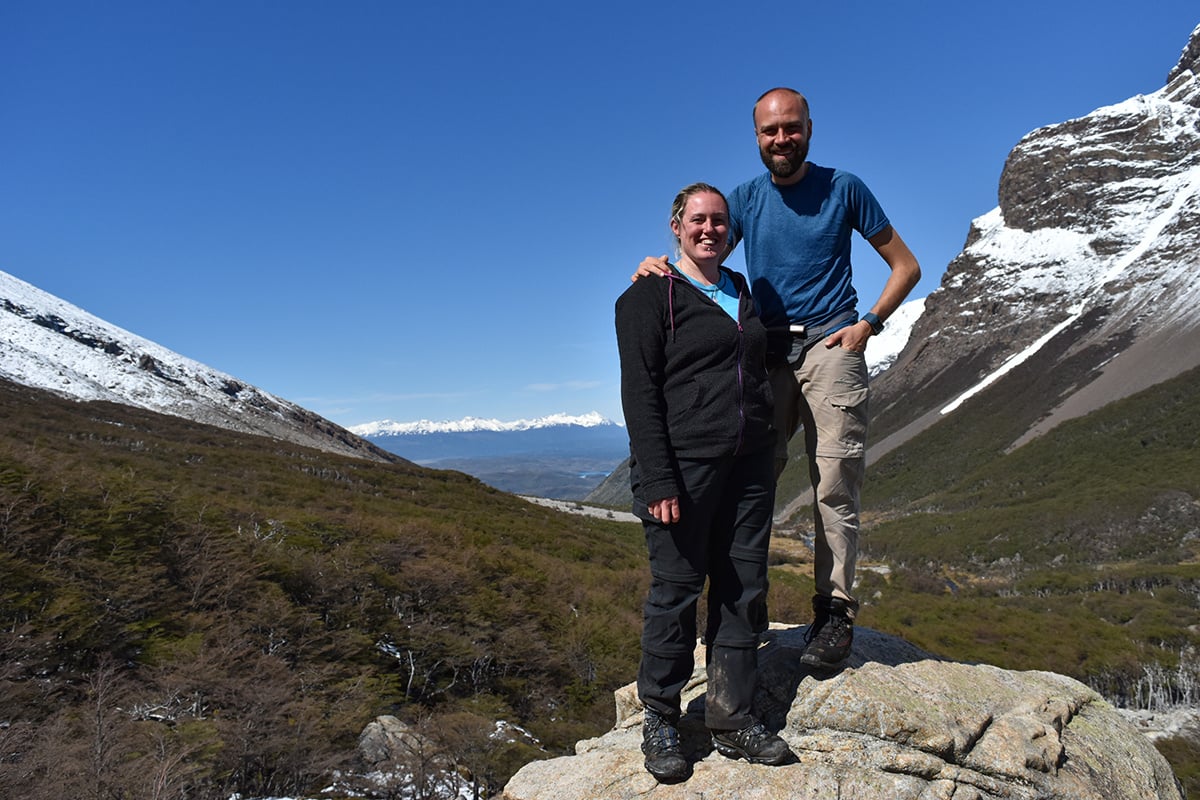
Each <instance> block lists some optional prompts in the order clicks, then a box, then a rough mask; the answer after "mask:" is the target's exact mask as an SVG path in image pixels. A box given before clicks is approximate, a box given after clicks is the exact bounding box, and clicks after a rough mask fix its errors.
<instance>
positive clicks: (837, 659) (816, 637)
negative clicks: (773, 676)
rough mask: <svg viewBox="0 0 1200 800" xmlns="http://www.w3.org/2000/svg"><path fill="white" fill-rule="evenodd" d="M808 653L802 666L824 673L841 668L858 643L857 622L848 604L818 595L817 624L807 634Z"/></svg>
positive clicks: (813, 622) (816, 598)
mask: <svg viewBox="0 0 1200 800" xmlns="http://www.w3.org/2000/svg"><path fill="white" fill-rule="evenodd" d="M804 641H805V642H806V644H805V647H804V654H803V655H801V656H800V663H801V664H805V665H807V666H810V667H814V668H816V669H819V670H823V671H832V670H838V669H841V667H842V665H843V664H845V663H846V659H847V658H849V657H850V648H851V646H852V645H853V644H854V621H853V620H851V619H850V615H849V614H848V613H847V611H846V601H845V600H842V599H840V598H837V597H825V596H823V595H817V596H816V597H814V598H813V621H812V624H811V625H809V626H808V630H807V631H805V632H804Z"/></svg>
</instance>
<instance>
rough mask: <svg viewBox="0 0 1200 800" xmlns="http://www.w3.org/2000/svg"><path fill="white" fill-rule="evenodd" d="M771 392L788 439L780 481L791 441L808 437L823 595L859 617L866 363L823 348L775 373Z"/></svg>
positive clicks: (859, 356) (782, 442)
mask: <svg viewBox="0 0 1200 800" xmlns="http://www.w3.org/2000/svg"><path fill="white" fill-rule="evenodd" d="M793 354H794V351H793ZM771 390H772V391H773V392H774V396H775V428H776V430H778V431H779V432H780V436H779V441H778V443H777V445H776V451H775V458H776V474H778V473H779V472H782V471H783V468H784V467H785V466H786V465H787V458H788V442H789V440H790V439H791V438H792V436H793V435H794V434H795V433H796V429H797V428H798V427H803V429H804V449H805V452H806V453H807V455H808V472H809V478H810V479H811V481H812V486H813V495H814V502H813V508H814V513H813V517H814V519H813V522H814V524H815V526H816V527H815V532H816V536H815V539H814V547H815V549H816V553H815V563H814V566H813V573H814V577H815V578H816V583H817V594H820V595H825V596H827V597H840V598H841V599H843V600H845V601H846V604H847V606H848V610H849V612H850V616H851V617H853V616H854V615H855V614H856V613H857V611H858V601H857V600H855V598H854V595H853V593H852V590H853V588H854V569H855V563H856V562H857V559H858V527H859V511H860V507H861V506H860V499H859V498H860V494H861V491H862V484H863V477H864V475H865V473H866V440H867V399H868V394H869V392H868V388H867V362H866V357H865V356H864V354H863V353H856V352H853V351H850V350H845V349H843V348H841V347H832V348H826V347H825V344H824V342H823V341H817V342H816V343H814V344H812V345H810V346H809V347H807V348H806V349H804V350H803V353H802V354H801V355H800V356H799V358H798V359H797V360H793V361H792V362H791V363H790V364H786V365H782V366H779V367H774V368H772V369H771Z"/></svg>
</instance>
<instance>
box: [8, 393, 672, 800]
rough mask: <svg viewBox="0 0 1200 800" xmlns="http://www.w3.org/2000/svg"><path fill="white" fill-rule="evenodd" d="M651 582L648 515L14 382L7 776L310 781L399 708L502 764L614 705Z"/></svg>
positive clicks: (502, 768) (139, 783)
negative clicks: (559, 508)
mask: <svg viewBox="0 0 1200 800" xmlns="http://www.w3.org/2000/svg"><path fill="white" fill-rule="evenodd" d="M647 580H648V576H647V573H646V569H645V564H644V554H643V545H642V542H641V535H640V529H639V528H638V527H637V526H636V525H629V524H617V523H612V522H607V521H604V520H593V519H587V518H580V517H573V516H568V515H565V514H561V513H558V512H554V511H551V510H549V509H546V508H542V507H540V506H536V505H531V504H529V503H526V502H524V501H521V500H519V499H517V498H515V497H513V496H511V495H506V494H503V493H501V492H497V491H495V490H492V489H489V488H487V487H485V486H484V485H482V484H480V483H479V482H478V481H476V480H474V479H472V478H468V477H466V476H464V475H461V474H459V473H454V472H439V471H432V470H427V469H422V468H418V467H415V466H412V465H405V464H396V465H389V464H381V463H373V462H368V461H364V460H358V459H353V458H348V457H341V456H337V455H333V454H329V453H324V452H320V451H316V450H309V449H305V448H301V447H298V446H295V445H291V444H287V443H281V442H277V441H272V440H269V439H266V438H260V437H255V436H250V435H240V434H236V433H231V432H228V431H224V430H220V429H217V428H212V427H207V426H203V425H199V424H194V423H190V422H187V421H184V420H180V419H178V418H173V417H164V416H159V415H156V414H153V413H151V412H144V411H141V410H137V409H132V408H129V407H127V406H119V405H113V404H108V403H89V404H81V403H76V402H72V401H69V400H63V399H59V398H56V397H53V396H50V395H48V394H44V393H40V392H37V391H36V390H31V389H26V388H22V387H16V386H14V385H12V384H9V383H0V622H2V627H0V630H2V633H0V796H2V797H13V798H15V797H22V798H27V800H37V799H38V798H54V800H61V799H62V798H67V797H70V798H130V799H133V798H149V797H168V796H169V797H179V796H186V797H188V798H192V799H193V800H198V799H200V798H210V797H211V798H221V800H225V799H226V798H228V797H230V795H231V794H233V793H234V792H240V793H242V795H243V796H269V795H281V794H300V793H302V792H312V793H314V794H315V793H316V792H318V791H319V790H321V789H323V788H325V787H327V786H329V780H330V776H331V775H332V774H333V770H335V769H340V770H343V772H344V773H345V772H348V771H349V772H352V771H353V770H354V769H355V768H356V764H355V762H354V758H353V757H354V750H355V745H356V741H357V737H358V735H359V733H360V731H362V729H363V727H364V725H366V724H367V723H368V722H370V721H371V720H372V719H373V718H374V717H375V716H376V715H378V714H384V713H386V714H394V715H396V716H398V717H401V718H402V719H404V720H406V721H408V722H410V723H414V724H416V723H420V724H421V725H422V726H423V729H424V730H427V731H429V732H431V733H432V734H434V741H435V742H438V743H440V744H438V747H439V748H440V750H439V757H443V760H442V761H441V762H439V763H442V764H443V765H446V764H449V765H451V766H453V765H454V764H456V763H459V762H457V761H455V759H458V758H461V759H466V758H467V756H468V755H470V754H475V755H476V760H475V761H474V762H473V764H474V767H475V770H476V771H477V773H478V774H479V775H480V776H481V777H483V778H485V779H486V780H484V781H483V784H484V786H485V787H486V786H487V785H488V783H493V784H498V783H500V782H502V780H503V779H505V778H506V777H507V775H508V774H510V773H511V771H512V770H515V769H516V767H517V766H519V765H520V764H522V763H524V762H525V761H528V760H529V759H531V758H535V757H539V756H544V755H546V754H550V753H561V752H564V751H566V750H567V749H569V748H570V747H571V746H572V745H573V744H574V742H575V741H576V740H577V739H580V738H584V737H586V736H590V735H595V734H596V733H598V732H600V731H602V730H604V729H606V728H607V727H608V726H610V725H611V724H612V695H611V692H612V690H613V689H614V688H615V687H616V686H618V685H621V684H623V683H625V682H627V681H628V680H630V678H631V676H632V675H633V673H634V669H635V664H636V659H637V653H638V635H639V629H640V623H641V613H640V611H641V600H642V597H643V595H644V591H645V584H646V581H647ZM442 720H449V721H452V722H453V723H454V724H453V725H451V724H449V723H446V724H440V723H439V721H442ZM497 721H506V722H508V723H510V724H512V725H519V726H523V727H524V728H525V729H526V730H527V731H528V732H529V734H530V735H529V736H526V737H512V740H511V741H504V740H502V741H500V742H496V741H494V740H492V739H489V734H491V733H492V732H494V731H495V729H496V723H497ZM451 734H453V735H451ZM439 737H440V738H439ZM485 745H486V746H485ZM479 752H486V754H487V760H486V762H485V763H480V762H479V759H478V753H479ZM447 759H448V760H447Z"/></svg>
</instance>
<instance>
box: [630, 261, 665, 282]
mask: <svg viewBox="0 0 1200 800" xmlns="http://www.w3.org/2000/svg"><path fill="white" fill-rule="evenodd" d="M668 263H670V262H669V261H668V260H667V257H666V256H659V257H658V258H653V257H651V256H646V257H645V258H643V259H642V263H640V264H638V268H637V272H635V273H633V275H631V276H630V277H629V280H630V281H636V280H637V279H638V278H644V277H645V276H647V275H666V274H667V273H668V272H670V271H671V270H670V268H669V267H668V266H667V264H668Z"/></svg>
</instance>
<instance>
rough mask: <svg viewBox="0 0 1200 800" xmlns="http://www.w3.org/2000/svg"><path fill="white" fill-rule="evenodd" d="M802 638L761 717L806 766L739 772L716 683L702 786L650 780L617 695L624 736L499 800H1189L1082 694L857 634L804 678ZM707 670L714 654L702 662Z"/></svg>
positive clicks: (1126, 729)
mask: <svg viewBox="0 0 1200 800" xmlns="http://www.w3.org/2000/svg"><path fill="white" fill-rule="evenodd" d="M802 633H803V628H796V627H794V628H780V627H778V626H776V627H773V629H772V635H771V636H770V637H769V639H768V641H767V643H766V644H765V645H764V646H763V648H762V650H761V651H760V654H761V658H760V662H761V670H760V671H761V679H760V682H759V688H758V694H757V698H756V702H757V704H758V707H759V713H760V714H761V716H762V717H763V719H764V721H766V722H767V724H768V725H769V726H770V727H772V728H773V729H777V730H779V732H780V735H781V736H782V737H783V738H784V739H785V740H786V741H787V742H788V744H789V745H790V746H791V749H792V752H793V753H794V754H795V759H794V761H793V762H792V763H789V764H785V765H783V766H780V767H769V766H760V765H751V764H748V763H747V762H745V761H731V760H729V759H726V758H724V757H723V756H721V755H719V754H718V753H716V752H714V751H712V749H711V746H710V744H709V740H708V736H707V733H706V731H705V730H704V728H703V723H702V720H703V704H704V688H705V684H704V674H703V671H702V670H697V673H696V674H695V675H694V677H693V680H692V682H691V684H689V686H688V688H687V690H686V692H685V695H684V702H685V706H686V709H687V710H686V713H685V716H684V718H683V721H682V723H681V726H680V727H681V736H682V739H683V742H684V746H685V748H686V749H687V750H688V751H689V753H690V760H691V761H692V762H693V773H692V775H691V777H690V778H689V779H688V780H687V781H685V782H683V783H680V784H676V785H674V786H667V785H659V784H658V783H656V782H655V780H654V779H653V778H652V777H651V776H650V775H649V774H648V773H647V772H646V771H645V769H644V768H643V765H642V760H643V759H642V754H641V752H640V750H639V746H640V743H641V728H640V724H641V711H640V708H639V707H638V705H637V700H636V696H635V693H634V689H633V687H632V686H627V687H624V688H623V689H621V690H619V691H618V692H617V697H616V699H617V724H616V726H615V727H614V728H613V730H612V731H610V732H609V733H607V734H605V735H604V736H601V737H599V738H597V739H591V740H587V741H583V742H579V743H578V744H577V745H576V754H575V755H574V756H567V757H563V758H557V759H551V760H547V761H537V762H533V763H531V764H527V765H526V766H525V767H523V768H522V769H521V770H520V771H519V772H518V773H517V774H516V775H514V776H513V778H512V779H511V780H510V781H509V783H508V785H507V786H506V787H505V790H504V793H503V795H502V796H501V797H502V798H503V800H628V799H629V798H640V797H643V796H647V795H648V796H651V797H656V798H663V799H664V800H670V798H678V799H679V800H683V798H688V799H689V800H696V799H698V798H705V800H752V799H754V800H759V799H761V800H767V799H768V798H771V799H774V798H803V797H808V798H835V797H836V798H839V800H992V799H993V798H995V799H997V800H999V799H1000V798H1005V799H1006V800H1050V798H1072V799H1073V800H1113V799H1114V798H1143V799H1145V800H1149V799H1150V798H1155V799H1156V800H1181V799H1182V798H1183V796H1184V795H1183V791H1182V789H1181V788H1180V786H1179V784H1178V782H1177V781H1176V779H1175V777H1174V775H1173V774H1172V772H1171V769H1170V767H1169V766H1168V765H1167V762H1166V760H1165V759H1164V758H1163V757H1162V756H1161V755H1160V754H1159V753H1158V752H1157V751H1156V750H1155V749H1154V746H1153V745H1152V744H1151V743H1150V742H1149V741H1148V740H1147V738H1146V737H1144V736H1143V735H1141V734H1140V733H1139V732H1138V731H1137V729H1136V728H1134V727H1133V726H1132V725H1131V724H1130V723H1128V722H1126V721H1125V720H1124V719H1123V718H1122V717H1121V716H1120V715H1119V714H1118V712H1117V711H1116V709H1114V708H1113V707H1112V706H1110V705H1108V704H1107V703H1105V702H1104V701H1103V700H1102V699H1101V698H1100V697H1099V695H1097V694H1096V693H1095V692H1093V691H1092V690H1091V689H1089V688H1087V687H1086V686H1084V685H1083V684H1081V683H1079V682H1077V681H1075V680H1072V679H1070V678H1067V677H1064V676H1062V675H1057V674H1054V673H1049V672H1012V671H1008V670H1002V669H998V668H996V667H991V666H987V665H982V664H961V663H954V662H949V661H944V660H941V659H938V658H936V657H934V656H932V655H930V654H928V653H925V652H922V651H921V650H919V649H917V648H915V647H913V646H911V645H909V644H907V643H905V642H903V641H902V640H899V639H896V638H894V637H889V636H885V635H883V634H880V633H878V632H875V631H872V630H870V629H867V628H859V629H857V630H856V638H855V645H854V653H853V656H852V659H851V661H850V664H849V665H848V667H847V668H846V669H845V670H844V671H842V672H841V673H840V674H838V675H835V676H832V677H827V678H824V679H822V678H820V677H818V676H816V675H813V674H811V673H810V672H808V671H807V670H806V669H803V668H801V666H800V664H799V660H798V658H797V655H798V652H799V650H800V648H801V647H802V646H803V637H802ZM697 663H698V664H703V663H704V658H703V652H702V651H699V650H698V652H697Z"/></svg>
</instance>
